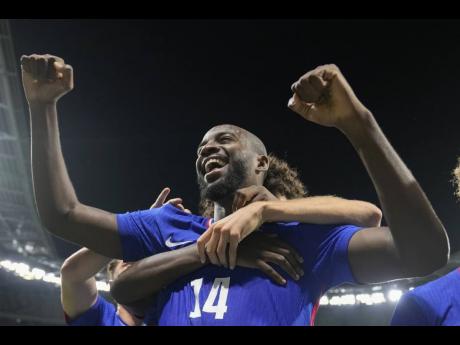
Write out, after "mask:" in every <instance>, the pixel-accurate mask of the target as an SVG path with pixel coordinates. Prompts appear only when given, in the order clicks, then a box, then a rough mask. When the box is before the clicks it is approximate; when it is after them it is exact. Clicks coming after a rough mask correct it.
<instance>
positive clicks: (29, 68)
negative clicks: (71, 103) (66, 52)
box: [21, 54, 73, 104]
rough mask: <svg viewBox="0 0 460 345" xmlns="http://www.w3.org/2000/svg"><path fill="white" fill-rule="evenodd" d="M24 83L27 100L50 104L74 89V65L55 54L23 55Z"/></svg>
mask: <svg viewBox="0 0 460 345" xmlns="http://www.w3.org/2000/svg"><path fill="white" fill-rule="evenodd" d="M21 70H22V85H23V87H24V92H25V94H26V98H27V102H28V103H29V104H31V103H42V104H50V103H55V102H57V100H58V99H59V98H61V97H62V96H63V95H65V94H66V93H67V92H69V91H70V90H72V89H73V71H72V66H70V65H66V64H65V63H64V60H63V59H61V58H59V57H57V56H53V55H37V54H32V55H23V56H22V57H21Z"/></svg>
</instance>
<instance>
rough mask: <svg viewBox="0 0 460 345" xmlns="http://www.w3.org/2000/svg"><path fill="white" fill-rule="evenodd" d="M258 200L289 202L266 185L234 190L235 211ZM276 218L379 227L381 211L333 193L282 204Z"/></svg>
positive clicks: (303, 221) (286, 220)
mask: <svg viewBox="0 0 460 345" xmlns="http://www.w3.org/2000/svg"><path fill="white" fill-rule="evenodd" d="M256 201H286V199H285V198H283V197H280V198H277V197H276V196H275V195H273V194H272V193H271V192H270V191H269V190H268V189H267V188H266V187H264V186H255V185H254V186H249V187H245V188H241V189H239V190H237V191H236V192H235V196H234V200H233V206H232V209H233V212H235V211H237V210H239V209H240V208H242V207H244V206H247V205H249V204H251V203H253V202H256ZM278 205H282V206H280V207H281V208H280V213H279V214H278V219H277V220H276V221H285V222H289V221H297V222H301V223H312V224H353V225H357V226H362V227H376V226H380V222H381V221H382V211H380V209H379V208H378V207H377V206H375V205H373V204H371V203H369V202H365V201H360V200H347V199H342V198H339V197H336V196H332V195H321V196H310V197H306V198H299V199H293V200H292V199H291V200H290V201H289V202H287V203H285V204H283V203H279V204H278Z"/></svg>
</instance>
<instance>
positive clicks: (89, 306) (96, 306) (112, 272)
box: [61, 248, 143, 326]
mask: <svg viewBox="0 0 460 345" xmlns="http://www.w3.org/2000/svg"><path fill="white" fill-rule="evenodd" d="M104 267H107V275H108V277H109V279H110V280H114V279H116V277H117V276H118V275H119V274H120V273H121V272H123V270H125V269H126V268H127V267H128V264H126V263H124V262H123V261H121V260H112V259H110V258H107V257H105V256H102V255H100V254H97V253H95V252H93V251H91V250H89V249H87V248H82V249H80V250H79V251H77V252H76V253H74V254H72V255H71V256H70V257H68V258H67V259H66V260H65V261H64V264H63V265H62V267H61V303H62V308H63V310H64V315H65V320H66V322H67V324H68V325H69V326H139V325H141V324H142V322H143V316H142V317H139V316H138V317H136V316H135V315H133V314H132V313H130V312H129V311H128V309H127V308H125V307H124V306H123V305H121V304H118V305H117V306H114V305H113V304H112V303H110V302H108V301H107V300H106V299H105V298H104V297H102V296H101V295H99V294H98V291H97V287H96V279H95V278H94V276H95V275H96V274H97V273H98V272H99V271H100V270H101V269H103V268H104Z"/></svg>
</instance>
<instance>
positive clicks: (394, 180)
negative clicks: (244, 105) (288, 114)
mask: <svg viewBox="0 0 460 345" xmlns="http://www.w3.org/2000/svg"><path fill="white" fill-rule="evenodd" d="M292 91H293V92H294V95H293V97H292V98H291V99H290V100H289V103H288V106H289V108H291V109H292V110H294V111H295V112H297V113H298V114H300V115H301V116H302V117H304V118H305V119H307V120H309V121H312V122H315V123H317V124H320V125H323V126H328V127H336V128H337V129H339V130H340V131H342V132H343V133H344V134H345V136H346V137H347V138H348V139H349V140H350V142H351V143H352V145H353V147H354V148H355V150H356V152H357V153H358V155H359V156H360V158H361V160H362V162H363V164H364V165H365V167H366V169H367V171H368V173H369V175H370V177H371V179H372V181H373V183H374V187H375V189H376V191H377V194H378V196H379V200H380V203H381V205H382V209H383V212H384V215H385V218H386V220H387V222H388V224H389V228H370V229H365V230H362V231H359V232H357V233H356V234H355V235H354V236H353V237H352V239H351V241H350V243H349V259H350V264H351V268H352V270H353V273H354V275H355V277H356V279H357V280H358V281H359V282H362V283H370V282H379V281H386V280H391V279H397V278H403V277H411V276H424V275H427V274H430V273H431V272H433V271H435V270H436V269H438V268H440V267H442V266H444V265H445V264H446V262H447V259H448V256H449V242H448V238H447V235H446V232H445V230H444V227H443V225H442V223H441V221H440V220H439V218H438V217H437V215H436V213H435V211H434V210H433V208H432V206H431V204H430V202H429V201H428V199H427V197H426V196H425V193H424V192H423V190H422V189H421V187H420V185H419V184H418V182H417V180H416V179H415V177H414V176H413V175H412V173H411V172H410V171H409V169H408V168H407V167H406V165H405V164H404V162H403V161H402V160H401V159H400V158H399V156H398V154H397V153H396V151H395V150H394V149H393V147H392V146H391V144H390V143H389V142H388V140H387V138H386V137H385V135H384V134H383V133H382V131H381V129H380V127H379V126H378V124H377V122H376V120H375V118H374V116H373V115H372V113H371V112H370V111H369V110H368V109H367V108H366V107H365V106H364V105H363V104H362V103H361V102H360V101H359V99H358V98H357V97H356V95H355V94H354V92H353V90H352V88H351V87H350V85H349V84H348V82H347V81H346V80H345V77H344V76H343V75H342V73H341V72H340V70H339V69H338V68H337V66H335V65H325V66H320V67H317V68H316V69H314V70H312V71H310V72H308V73H306V74H305V75H303V76H302V77H301V78H300V79H299V80H298V81H297V82H295V83H294V84H293V85H292Z"/></svg>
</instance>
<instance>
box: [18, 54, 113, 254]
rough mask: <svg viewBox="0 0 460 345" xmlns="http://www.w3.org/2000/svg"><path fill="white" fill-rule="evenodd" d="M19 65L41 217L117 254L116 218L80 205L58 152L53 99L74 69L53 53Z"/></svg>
mask: <svg viewBox="0 0 460 345" xmlns="http://www.w3.org/2000/svg"><path fill="white" fill-rule="evenodd" d="M21 66H22V82H23V86H24V91H25V95H26V98H27V101H28V104H29V111H30V120H31V137H32V138H31V141H32V177H33V187H34V195H35V202H36V206H37V209H38V214H39V216H40V219H41V221H42V222H43V224H44V226H45V227H46V228H47V229H48V230H49V231H50V232H51V233H53V234H54V235H56V236H59V237H61V238H64V239H66V240H69V241H71V242H74V243H77V244H79V245H82V246H84V247H88V248H90V249H92V250H94V251H96V252H98V253H101V254H104V255H106V256H108V257H113V258H120V257H121V254H122V253H121V245H120V239H119V235H118V232H117V222H116V216H115V215H114V214H111V213H109V212H105V211H102V210H99V209H97V208H93V207H89V206H86V205H84V204H82V203H80V201H79V200H78V198H77V195H76V193H75V190H74V188H73V186H72V182H71V181H70V178H69V175H68V173H67V168H66V165H65V162H64V157H63V155H62V151H61V143H60V139H59V126H58V115H57V102H58V100H59V98H60V97H62V96H63V95H65V94H66V93H67V92H69V91H70V90H72V88H73V72H72V67H71V66H70V65H66V64H65V63H64V61H63V60H62V59H60V58H58V57H54V56H51V55H30V56H22V58H21Z"/></svg>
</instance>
